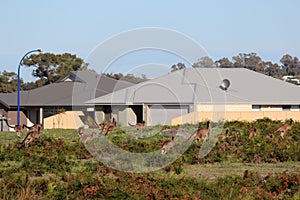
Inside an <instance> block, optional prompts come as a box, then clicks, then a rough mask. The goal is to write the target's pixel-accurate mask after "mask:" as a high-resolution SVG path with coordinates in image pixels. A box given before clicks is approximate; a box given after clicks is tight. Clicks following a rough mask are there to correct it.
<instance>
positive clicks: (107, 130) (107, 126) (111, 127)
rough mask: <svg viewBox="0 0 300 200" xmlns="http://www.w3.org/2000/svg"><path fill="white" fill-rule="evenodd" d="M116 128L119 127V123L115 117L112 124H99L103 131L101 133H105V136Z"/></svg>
mask: <svg viewBox="0 0 300 200" xmlns="http://www.w3.org/2000/svg"><path fill="white" fill-rule="evenodd" d="M116 127H117V122H116V120H115V118H114V117H113V119H112V122H110V123H101V124H99V128H100V130H101V133H102V132H105V135H107V134H108V133H111V132H112V131H113V130H114V129H115V128H116Z"/></svg>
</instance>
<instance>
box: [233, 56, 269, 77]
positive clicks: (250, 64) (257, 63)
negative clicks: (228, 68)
mask: <svg viewBox="0 0 300 200" xmlns="http://www.w3.org/2000/svg"><path fill="white" fill-rule="evenodd" d="M232 59H233V60H234V63H233V66H234V67H244V68H247V69H250V70H253V71H257V72H260V73H264V63H263V61H262V59H261V58H260V57H259V56H257V55H256V53H253V52H252V53H240V54H238V55H237V56H233V57H232Z"/></svg>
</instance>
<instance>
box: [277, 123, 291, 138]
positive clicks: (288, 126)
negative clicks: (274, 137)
mask: <svg viewBox="0 0 300 200" xmlns="http://www.w3.org/2000/svg"><path fill="white" fill-rule="evenodd" d="M293 124H294V120H293V119H292V118H291V119H290V122H289V123H288V124H287V123H285V124H283V125H282V126H280V127H279V128H278V129H277V130H276V131H275V132H274V133H277V132H280V136H281V138H283V137H284V135H285V134H286V132H287V131H288V130H289V129H291V128H292V126H293ZM274 133H273V134H274Z"/></svg>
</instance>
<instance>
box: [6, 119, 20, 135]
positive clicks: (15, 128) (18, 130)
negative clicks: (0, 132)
mask: <svg viewBox="0 0 300 200" xmlns="http://www.w3.org/2000/svg"><path fill="white" fill-rule="evenodd" d="M3 120H4V121H5V123H6V125H7V126H8V127H10V128H13V129H14V130H15V131H16V132H17V136H18V138H21V131H22V130H23V127H22V126H21V125H14V126H12V125H9V124H8V121H7V119H3Z"/></svg>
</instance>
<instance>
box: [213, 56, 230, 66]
mask: <svg viewBox="0 0 300 200" xmlns="http://www.w3.org/2000/svg"><path fill="white" fill-rule="evenodd" d="M216 65H217V67H220V68H231V67H233V63H232V62H231V61H230V60H229V59H228V58H225V57H224V58H222V59H219V60H217V61H216Z"/></svg>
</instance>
